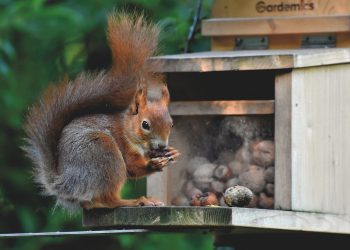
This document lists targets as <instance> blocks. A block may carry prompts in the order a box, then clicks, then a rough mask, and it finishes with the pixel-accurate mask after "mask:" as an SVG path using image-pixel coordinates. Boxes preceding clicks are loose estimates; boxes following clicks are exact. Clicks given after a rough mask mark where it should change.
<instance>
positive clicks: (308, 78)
mask: <svg viewBox="0 0 350 250" xmlns="http://www.w3.org/2000/svg"><path fill="white" fill-rule="evenodd" d="M349 83H350V65H349V64H344V65H334V66H323V67H314V68H306V69H296V70H294V71H293V75H292V84H291V85H292V89H291V92H292V105H291V106H292V209H293V210H303V211H319V212H328V213H338V214H348V215H350V189H349V188H348V186H349V180H350V167H349V163H350V153H349V149H350V84H349Z"/></svg>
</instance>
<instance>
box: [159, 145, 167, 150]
mask: <svg viewBox="0 0 350 250" xmlns="http://www.w3.org/2000/svg"><path fill="white" fill-rule="evenodd" d="M165 148H166V145H165V144H164V143H158V149H160V150H163V149H165Z"/></svg>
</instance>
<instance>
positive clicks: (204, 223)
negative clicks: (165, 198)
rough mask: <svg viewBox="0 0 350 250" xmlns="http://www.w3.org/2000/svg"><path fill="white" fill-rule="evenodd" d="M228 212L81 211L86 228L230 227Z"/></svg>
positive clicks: (188, 209) (158, 209)
mask: <svg viewBox="0 0 350 250" xmlns="http://www.w3.org/2000/svg"><path fill="white" fill-rule="evenodd" d="M231 216H232V212H231V209H230V208H227V207H215V208H213V207H175V206H168V207H121V208H115V209H94V210H85V211H84V216H83V225H84V226H87V227H105V226H119V227H130V226H134V227H135V226H136V227H139V228H140V227H145V226H147V227H152V226H156V227H159V226H162V227H176V226H181V227H189V228H195V227H197V228H198V227H207V228H208V227H213V228H215V227H222V226H230V225H231V222H232V218H231Z"/></svg>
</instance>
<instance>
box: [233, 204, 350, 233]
mask: <svg viewBox="0 0 350 250" xmlns="http://www.w3.org/2000/svg"><path fill="white" fill-rule="evenodd" d="M232 225H233V226H235V227H248V228H260V229H281V230H293V231H305V232H324V233H346V234H349V233H350V217H348V216H344V215H335V214H327V213H308V212H295V211H283V210H272V209H270V210H268V209H254V208H233V209H232Z"/></svg>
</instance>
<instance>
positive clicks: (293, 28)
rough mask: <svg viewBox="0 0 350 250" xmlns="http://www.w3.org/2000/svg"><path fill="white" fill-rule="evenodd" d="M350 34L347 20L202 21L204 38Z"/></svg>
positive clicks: (344, 17)
mask: <svg viewBox="0 0 350 250" xmlns="http://www.w3.org/2000/svg"><path fill="white" fill-rule="evenodd" d="M349 31H350V16H348V15H347V16H329V17H275V18H265V17H262V18H221V19H219V18H213V19H207V20H203V21H202V35H203V36H262V35H289V34H308V35H310V34H327V33H337V32H349Z"/></svg>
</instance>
